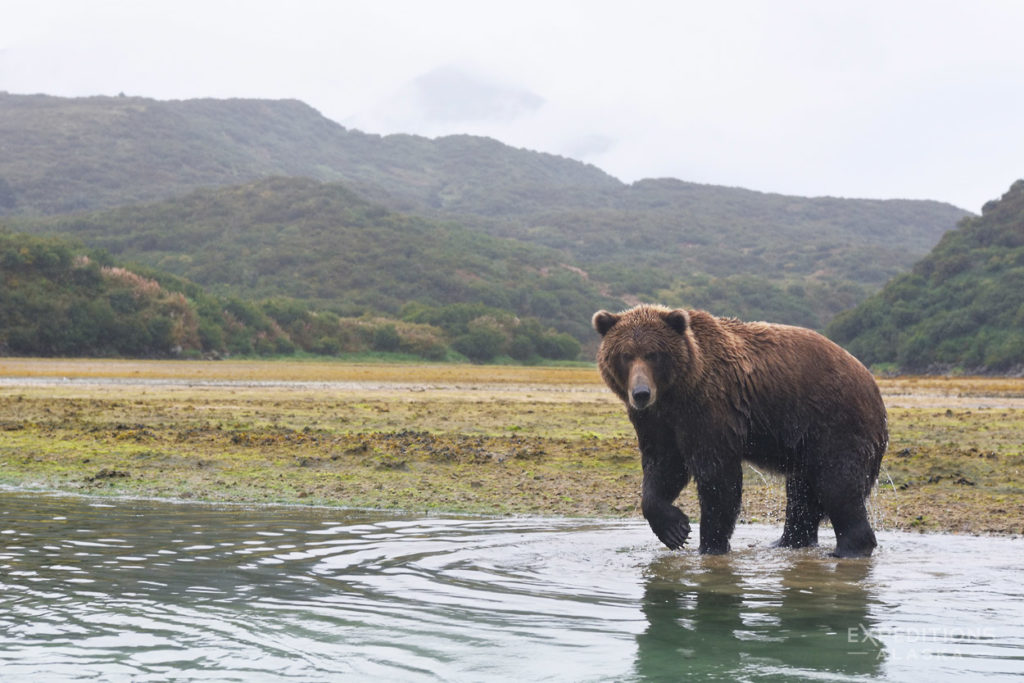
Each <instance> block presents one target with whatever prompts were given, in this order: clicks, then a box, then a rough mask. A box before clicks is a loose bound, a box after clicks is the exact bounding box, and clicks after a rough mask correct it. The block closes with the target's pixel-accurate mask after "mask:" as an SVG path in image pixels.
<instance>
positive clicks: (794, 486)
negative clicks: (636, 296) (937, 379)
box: [593, 305, 888, 557]
mask: <svg viewBox="0 0 1024 683" xmlns="http://www.w3.org/2000/svg"><path fill="white" fill-rule="evenodd" d="M593 324H594V329H596V330H597V332H598V333H599V334H600V335H601V337H602V339H601V346H600V349H599V351H598V355H597V360H598V366H599V368H600V371H601V375H602V377H603V378H604V381H605V382H606V383H607V384H608V386H609V387H610V388H611V390H612V391H613V392H615V394H616V395H617V396H618V397H619V398H620V399H622V401H623V402H624V403H625V404H626V409H627V412H628V414H629V419H630V421H632V423H633V427H634V428H635V429H636V435H637V440H638V443H639V447H640V454H641V462H642V465H643V489H642V494H641V495H642V503H641V508H642V510H643V514H644V517H645V518H646V519H647V521H648V523H649V524H650V526H651V529H652V530H653V531H654V533H655V535H657V537H658V538H659V539H660V540H661V541H662V542H663V543H664V544H665V545H666V546H668V547H669V548H672V549H676V548H679V547H681V546H682V545H683V543H684V542H685V541H686V539H687V536H688V535H689V533H690V523H689V519H688V517H687V516H686V515H685V514H684V513H683V512H682V511H681V510H680V509H679V508H677V507H675V506H674V505H673V502H674V501H675V499H676V497H677V496H678V495H679V492H680V491H682V489H683V487H684V486H686V484H687V483H688V482H689V481H690V478H691V477H692V478H693V479H694V480H695V481H696V485H697V495H698V498H699V500H700V546H699V550H700V552H702V553H725V552H728V551H729V539H730V537H731V536H732V533H733V529H734V527H735V525H736V518H737V516H738V515H739V511H740V495H741V491H742V485H743V476H742V469H741V463H742V461H744V460H747V461H749V462H751V463H753V464H754V465H756V466H758V467H761V468H766V469H770V470H773V471H775V472H779V473H781V474H783V475H785V477H786V498H787V500H786V522H785V526H784V528H783V533H782V538H781V539H779V541H778V542H777V544H776V545H779V546H784V547H791V548H800V547H805V546H811V545H816V544H817V541H818V525H819V524H820V523H821V522H822V520H823V519H825V518H826V517H827V518H829V519H830V520H831V522H832V526H833V528H834V530H835V534H836V548H835V552H834V554H835V555H837V556H839V557H856V556H867V555H870V554H871V551H872V550H873V549H874V547H875V545H876V543H875V534H874V532H873V531H872V529H871V526H870V524H869V522H868V517H867V510H866V508H865V499H866V498H867V496H868V493H869V492H870V491H871V488H872V486H873V485H874V482H875V479H876V478H877V477H878V470H879V466H880V464H881V460H882V455H883V453H884V452H885V448H886V444H887V442H888V429H887V423H886V413H885V406H884V405H883V403H882V398H881V395H880V393H879V391H878V385H877V384H876V383H875V380H874V378H873V377H872V376H871V373H870V372H868V370H867V369H865V368H864V366H863V365H861V364H860V363H859V362H858V361H857V360H856V359H855V358H854V357H853V356H851V355H850V354H849V353H847V352H846V351H844V350H843V349H841V348H840V347H839V346H837V345H836V344H834V343H832V342H831V341H829V340H828V339H826V338H824V337H823V336H821V335H819V334H817V333H816V332H813V331H811V330H807V329H804V328H800V327H791V326H788V325H776V324H770V323H762V322H755V323H744V322H741V321H739V320H735V319H730V318H718V317H715V316H713V315H711V314H710V313H707V312H705V311H698V310H693V311H687V310H682V309H674V310H673V309H668V308H665V307H663V306H652V305H641V306H637V307H635V308H632V309H630V310H627V311H624V312H621V313H609V312H608V311H598V312H597V313H595V314H594V318H593Z"/></svg>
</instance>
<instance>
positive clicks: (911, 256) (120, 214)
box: [0, 93, 968, 342]
mask: <svg viewBox="0 0 1024 683" xmlns="http://www.w3.org/2000/svg"><path fill="white" fill-rule="evenodd" d="M0 149H2V152H3V153H2V155H0V224H2V225H3V226H4V227H5V228H6V229H7V230H8V231H11V230H14V231H28V232H33V233H59V234H63V235H66V236H67V235H73V236H74V238H75V239H78V240H81V241H83V242H84V243H85V244H86V245H88V246H90V247H101V248H105V249H108V250H110V252H111V253H112V254H113V255H114V257H115V258H123V259H129V260H133V261H137V262H140V263H145V264H148V265H149V266H151V267H156V268H159V269H164V270H166V271H167V272H170V273H175V274H177V275H180V276H183V277H186V278H190V279H193V280H195V281H196V282H199V283H201V284H203V285H204V286H206V287H208V288H211V291H212V292H215V293H223V294H225V295H230V296H240V297H243V298H251V299H266V298H272V297H275V296H285V297H289V298H292V299H295V300H298V301H304V302H307V303H308V304H309V305H310V306H315V307H318V308H319V307H322V308H326V309H329V310H335V311H338V312H340V313H342V314H348V313H353V314H354V313H359V312H364V313H365V312H381V313H386V314H389V315H394V314H396V311H400V310H401V309H402V306H404V305H406V304H409V303H414V302H417V301H419V302H427V303H430V304H431V305H435V304H436V305H445V304H451V303H461V302H466V301H472V300H475V301H478V302H487V304H488V305H493V306H495V307H497V308H500V309H502V310H508V311H510V312H512V313H515V314H517V315H526V316H536V317H537V318H538V319H539V320H541V321H542V322H543V323H544V324H549V325H552V326H554V327H555V328H556V329H558V330H560V331H562V332H568V333H570V334H573V335H574V336H576V337H577V338H578V339H580V340H581V341H584V342H586V341H587V340H588V334H589V331H588V329H587V319H588V317H589V312H590V311H592V310H593V309H595V308H596V307H598V306H611V307H615V306H626V305H629V304H630V303H632V302H634V301H637V300H641V299H642V300H658V301H661V302H663V303H666V304H669V305H685V306H691V307H702V308H707V309H708V310H712V311H714V312H716V313H718V314H725V315H738V316H741V317H745V318H761V319H768V320H775V321H780V322H790V323H796V324H802V325H807V326H810V327H817V328H821V327H824V325H825V324H827V322H828V321H829V320H831V318H832V317H833V316H834V315H835V314H836V313H837V312H839V311H841V310H843V309H846V308H849V307H851V306H853V305H855V304H856V303H858V302H860V301H862V300H863V299H864V298H865V297H867V296H868V295H869V294H871V293H872V292H874V291H876V290H877V289H878V288H879V287H881V286H882V285H883V284H884V283H885V282H886V281H887V280H888V279H889V278H891V277H893V276H895V275H897V274H899V273H902V272H905V271H906V270H907V269H908V268H910V266H911V265H912V264H913V263H914V262H915V261H917V260H918V259H920V258H921V257H922V256H924V255H925V254H926V253H927V252H928V250H929V249H930V248H931V247H932V246H934V245H935V244H936V242H937V241H938V240H939V238H940V236H941V235H942V234H943V233H944V232H946V231H947V230H949V229H951V228H953V227H954V226H955V224H956V222H957V221H958V220H959V219H961V218H962V217H964V216H966V215H968V214H967V212H965V211H963V210H962V209H959V208H957V207H954V206H951V205H949V204H943V203H940V202H931V201H910V200H887V201H879V200H858V199H838V198H813V199H811V198H802V197H790V196H783V195H775V194H765V193H760V192H755V191H751V190H744V189H738V188H727V187H716V186H706V185H699V184H694V183H688V182H684V181H680V180H674V179H648V180H642V181H639V182H636V183H633V184H630V185H627V184H625V183H622V182H620V181H619V180H617V179H615V178H613V177H612V176H610V175H608V174H607V173H604V172H603V171H601V170H600V169H598V168H596V167H594V166H590V165H587V164H583V163H580V162H577V161H574V160H571V159H567V158H564V157H559V156H555V155H551V154H544V153H539V152H533V151H529V150H524V149H515V148H512V147H509V146H507V145H504V144H502V143H500V142H497V141H495V140H491V139H488V138H481V137H473V136H467V135H457V136H447V137H442V138H437V139H428V138H423V137H418V136H412V135H388V136H378V135H368V134H364V133H361V132H359V131H355V130H349V129H346V128H344V127H343V126H341V125H339V124H337V123H334V122H333V121H330V120H328V119H326V118H324V117H323V116H321V115H320V114H319V113H318V112H316V111H315V110H314V109H312V108H311V107H309V106H307V105H305V104H303V103H301V102H298V101H289V100H284V101H270V100H211V99H198V100H185V101H169V102H164V101H155V100H149V99H144V98H137V97H89V98H59V97H50V96H45V95H11V94H5V93H0ZM268 178H272V180H268ZM288 178H293V179H300V178H304V179H307V180H304V181H299V180H287V179H288ZM3 217H6V218H3Z"/></svg>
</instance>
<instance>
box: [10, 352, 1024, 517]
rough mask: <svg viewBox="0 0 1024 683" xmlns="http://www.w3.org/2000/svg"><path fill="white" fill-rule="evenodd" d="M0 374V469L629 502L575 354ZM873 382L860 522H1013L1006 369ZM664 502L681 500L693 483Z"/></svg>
mask: <svg viewBox="0 0 1024 683" xmlns="http://www.w3.org/2000/svg"><path fill="white" fill-rule="evenodd" d="M0 377H18V378H26V379H18V380H13V381H12V380H8V381H7V382H5V383H3V384H0V483H4V484H9V485H15V486H21V487H38V488H44V489H57V490H65V491H76V492H83V493H92V494H103V495H138V496H157V497H175V498H193V499H202V500H222V501H245V502H284V503H299V502H301V503H315V504H326V505H345V506H365V507H382V508H403V509H410V510H439V511H442V510H443V511H464V512H482V513H501V514H506V513H527V514H555V515H608V516H631V515H637V514H639V508H638V503H639V487H640V466H639V458H638V456H637V453H636V446H635V438H634V436H633V433H632V428H631V426H630V424H629V422H628V420H627V419H626V417H625V414H624V411H623V410H622V407H621V406H620V405H619V404H618V403H617V401H616V399H614V398H613V397H612V396H611V394H610V393H609V392H607V391H606V390H604V388H603V387H602V386H601V385H600V383H599V379H598V377H597V373H596V371H595V370H594V369H593V368H558V367H548V368H517V367H493V366H463V365H356V364H341V363H324V362H312V361H310V362H299V363H290V362H271V363H267V362H259V361H243V362H237V363H236V362H218V363H203V362H196V363H187V362H181V363H179V362H173V363H160V362H140V361H41V360H20V359H3V360H0ZM110 377H115V378H120V380H119V381H118V383H109V382H106V381H105V380H104V379H103V378H110ZM61 378H81V379H79V380H76V381H62V379H61ZM168 379H169V380H174V381H173V382H165V381H155V382H154V380H168ZM121 380H127V381H121ZM225 382H227V383H225ZM288 382H291V383H288ZM325 383H326V384H325ZM881 384H882V387H883V392H884V393H885V395H886V399H887V403H888V405H889V411H890V426H891V432H892V439H891V445H890V450H889V453H888V455H887V456H886V459H885V462H884V466H883V473H882V477H881V479H880V482H879V486H878V487H877V489H876V492H875V493H874V495H873V496H872V499H871V508H872V514H873V516H874V517H875V521H876V522H877V524H878V525H879V526H881V527H886V528H903V529H920V530H936V531H937V530H945V531H956V532H991V533H1011V534H1020V533H1024V380H1005V379H984V378H981V379H979V378H967V379H941V378H911V379H902V378H901V379H891V380H888V379H887V380H882V382H881ZM745 479H746V480H745V491H744V507H743V512H742V515H743V519H744V520H745V521H754V520H757V521H768V522H780V521H781V519H782V515H783V511H784V496H785V493H784V486H783V484H782V482H781V480H779V479H777V478H775V477H772V476H770V475H768V474H767V473H763V474H762V473H759V472H757V471H755V470H753V469H752V468H749V467H748V468H745ZM681 504H682V505H683V507H684V509H686V510H687V511H688V512H690V513H691V514H692V515H693V516H696V510H697V505H696V500H695V493H694V490H693V487H692V486H691V487H689V488H688V489H687V490H686V491H684V493H683V496H682V500H681Z"/></svg>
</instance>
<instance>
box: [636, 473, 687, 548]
mask: <svg viewBox="0 0 1024 683" xmlns="http://www.w3.org/2000/svg"><path fill="white" fill-rule="evenodd" d="M643 465H644V483H643V494H642V497H641V501H640V509H641V510H643V513H644V519H646V520H647V523H648V524H650V525H651V531H653V532H654V535H655V536H657V537H658V539H659V540H660V541H661V542H662V543H664V544H665V545H666V546H668V547H669V548H671V549H672V550H678V549H679V548H682V547H683V543H685V542H686V539H687V537H688V536H689V535H690V518H689V517H687V516H686V514H685V513H684V512H683V511H682V510H680V509H679V508H677V507H676V506H675V505H673V504H672V502H673V501H674V500H675V499H676V497H677V496H679V492H680V491H682V490H683V487H684V486H686V482H687V481H689V479H690V477H689V474H688V473H687V471H686V467H685V466H684V465H683V463H682V462H681V459H678V458H672V459H668V458H662V459H658V460H655V459H654V458H650V457H648V456H646V455H645V456H644V457H643Z"/></svg>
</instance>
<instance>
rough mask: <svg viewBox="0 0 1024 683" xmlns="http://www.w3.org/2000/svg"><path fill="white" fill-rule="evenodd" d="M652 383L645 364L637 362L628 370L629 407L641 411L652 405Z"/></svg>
mask: <svg viewBox="0 0 1024 683" xmlns="http://www.w3.org/2000/svg"><path fill="white" fill-rule="evenodd" d="M654 394H655V391H654V382H653V381H652V380H651V369H650V368H649V367H648V366H647V363H645V362H643V361H642V360H637V361H635V362H634V363H633V365H631V366H630V368H629V405H631V406H633V407H634V408H635V409H637V410H643V409H644V408H646V407H648V406H649V405H651V404H652V403H654Z"/></svg>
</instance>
